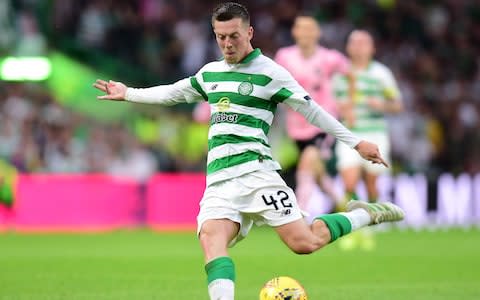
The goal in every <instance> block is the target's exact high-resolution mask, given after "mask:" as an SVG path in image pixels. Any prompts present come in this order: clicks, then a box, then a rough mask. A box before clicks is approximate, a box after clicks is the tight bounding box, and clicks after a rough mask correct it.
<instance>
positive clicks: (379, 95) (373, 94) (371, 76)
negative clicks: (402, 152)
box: [333, 61, 401, 132]
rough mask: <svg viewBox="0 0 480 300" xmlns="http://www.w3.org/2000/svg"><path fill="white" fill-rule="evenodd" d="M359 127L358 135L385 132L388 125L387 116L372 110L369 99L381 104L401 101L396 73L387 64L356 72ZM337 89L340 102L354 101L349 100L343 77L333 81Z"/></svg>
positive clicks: (336, 92) (375, 62) (354, 129)
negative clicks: (378, 101)
mask: <svg viewBox="0 0 480 300" xmlns="http://www.w3.org/2000/svg"><path fill="white" fill-rule="evenodd" d="M354 74H355V79H356V82H355V90H356V92H355V98H354V101H355V110H354V113H355V117H356V119H355V126H354V127H353V128H350V129H351V130H352V131H354V132H385V131H386V130H387V122H386V120H385V118H384V115H383V113H380V112H375V111H373V110H372V109H371V108H369V107H368V104H367V101H368V99H369V98H375V99H378V100H381V101H400V98H401V96H400V91H399V89H398V86H397V83H396V81H395V78H394V77H393V74H392V72H391V71H390V69H388V68H387V67H386V66H385V65H383V64H381V63H379V62H377V61H372V62H371V63H370V65H369V66H368V68H367V69H365V70H361V71H355V72H354ZM333 90H334V92H335V96H336V98H337V100H338V101H350V100H349V98H348V81H347V79H346V77H345V76H343V75H336V76H335V77H334V79H333Z"/></svg>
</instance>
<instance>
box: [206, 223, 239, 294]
mask: <svg viewBox="0 0 480 300" xmlns="http://www.w3.org/2000/svg"><path fill="white" fill-rule="evenodd" d="M239 229H240V225H239V224H238V223H236V222H233V221H231V220H228V219H218V220H215V219H213V220H206V221H205V222H203V224H202V225H201V229H200V232H199V235H198V236H199V239H200V244H201V246H202V249H203V253H204V255H205V263H206V265H205V271H206V272H207V280H208V293H209V295H210V299H211V300H233V299H234V281H235V266H234V264H233V261H232V259H231V258H230V257H229V256H228V252H227V248H228V245H229V243H230V242H231V241H232V240H233V239H234V238H235V237H236V236H237V234H238V231H239Z"/></svg>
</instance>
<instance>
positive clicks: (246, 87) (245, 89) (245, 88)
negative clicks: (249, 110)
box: [238, 81, 253, 96]
mask: <svg viewBox="0 0 480 300" xmlns="http://www.w3.org/2000/svg"><path fill="white" fill-rule="evenodd" d="M252 92H253V84H252V83H251V82H248V81H243V82H242V83H240V85H239V86H238V93H239V94H240V95H243V96H248V95H250V94H251V93H252Z"/></svg>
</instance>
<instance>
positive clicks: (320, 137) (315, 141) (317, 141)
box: [295, 132, 327, 152]
mask: <svg viewBox="0 0 480 300" xmlns="http://www.w3.org/2000/svg"><path fill="white" fill-rule="evenodd" d="M326 137H327V134H326V133H325V132H321V133H319V134H317V135H316V136H314V137H313V138H311V139H308V140H295V144H297V147H298V150H299V151H300V152H303V150H305V148H307V146H315V147H318V148H320V147H321V146H322V143H323V141H324V140H325V138H326Z"/></svg>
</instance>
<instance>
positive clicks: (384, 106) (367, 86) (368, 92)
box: [334, 30, 403, 202]
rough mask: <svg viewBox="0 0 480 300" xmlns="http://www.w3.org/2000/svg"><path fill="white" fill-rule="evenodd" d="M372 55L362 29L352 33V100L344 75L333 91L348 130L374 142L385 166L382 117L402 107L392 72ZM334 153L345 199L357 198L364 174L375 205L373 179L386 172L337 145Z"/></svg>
mask: <svg viewBox="0 0 480 300" xmlns="http://www.w3.org/2000/svg"><path fill="white" fill-rule="evenodd" d="M374 52H375V48H374V41H373V38H372V36H371V35H370V34H369V33H368V32H367V31H364V30H355V31H353V32H352V33H351V34H350V36H349V38H348V41H347V53H348V55H349V57H350V60H351V63H352V71H353V73H354V74H355V78H356V81H355V85H356V87H355V96H354V97H353V101H351V99H352V98H351V97H347V96H348V84H347V80H346V78H345V77H344V76H338V77H336V78H335V84H334V85H335V87H334V89H335V92H336V94H337V99H338V100H339V102H340V107H341V111H342V112H343V113H345V114H347V115H348V116H350V117H351V118H352V119H353V123H352V124H350V126H349V127H350V129H351V130H352V131H353V132H354V133H356V135H357V136H359V137H360V138H361V139H365V140H371V141H375V143H377V144H378V147H379V149H380V152H381V153H382V154H383V155H385V157H386V161H387V163H388V162H389V161H390V158H389V152H390V145H389V140H388V132H387V123H386V120H385V118H384V115H385V114H386V113H398V112H400V111H402V108H403V105H402V101H401V95H400V92H399V89H398V87H397V83H396V82H395V78H394V77H393V75H392V72H391V71H390V70H389V69H388V68H387V67H386V66H385V65H383V64H381V63H379V62H378V61H375V60H373V55H374ZM347 125H348V124H347ZM336 154H337V159H338V160H337V168H338V169H339V171H340V174H341V176H342V178H343V182H344V184H345V190H346V194H347V195H346V197H345V198H346V199H358V197H357V195H356V194H355V190H356V187H357V184H358V182H359V180H360V178H361V177H362V171H364V174H365V178H364V179H365V183H366V188H367V192H368V200H369V201H370V202H376V201H377V199H378V191H377V186H376V184H377V178H378V175H380V174H382V173H384V172H385V171H386V170H387V169H386V168H383V167H379V166H378V165H375V164H370V163H368V162H365V161H364V160H363V159H362V158H361V157H360V156H358V155H352V152H351V149H349V148H348V147H346V146H345V145H342V144H340V143H339V144H337V147H336Z"/></svg>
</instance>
